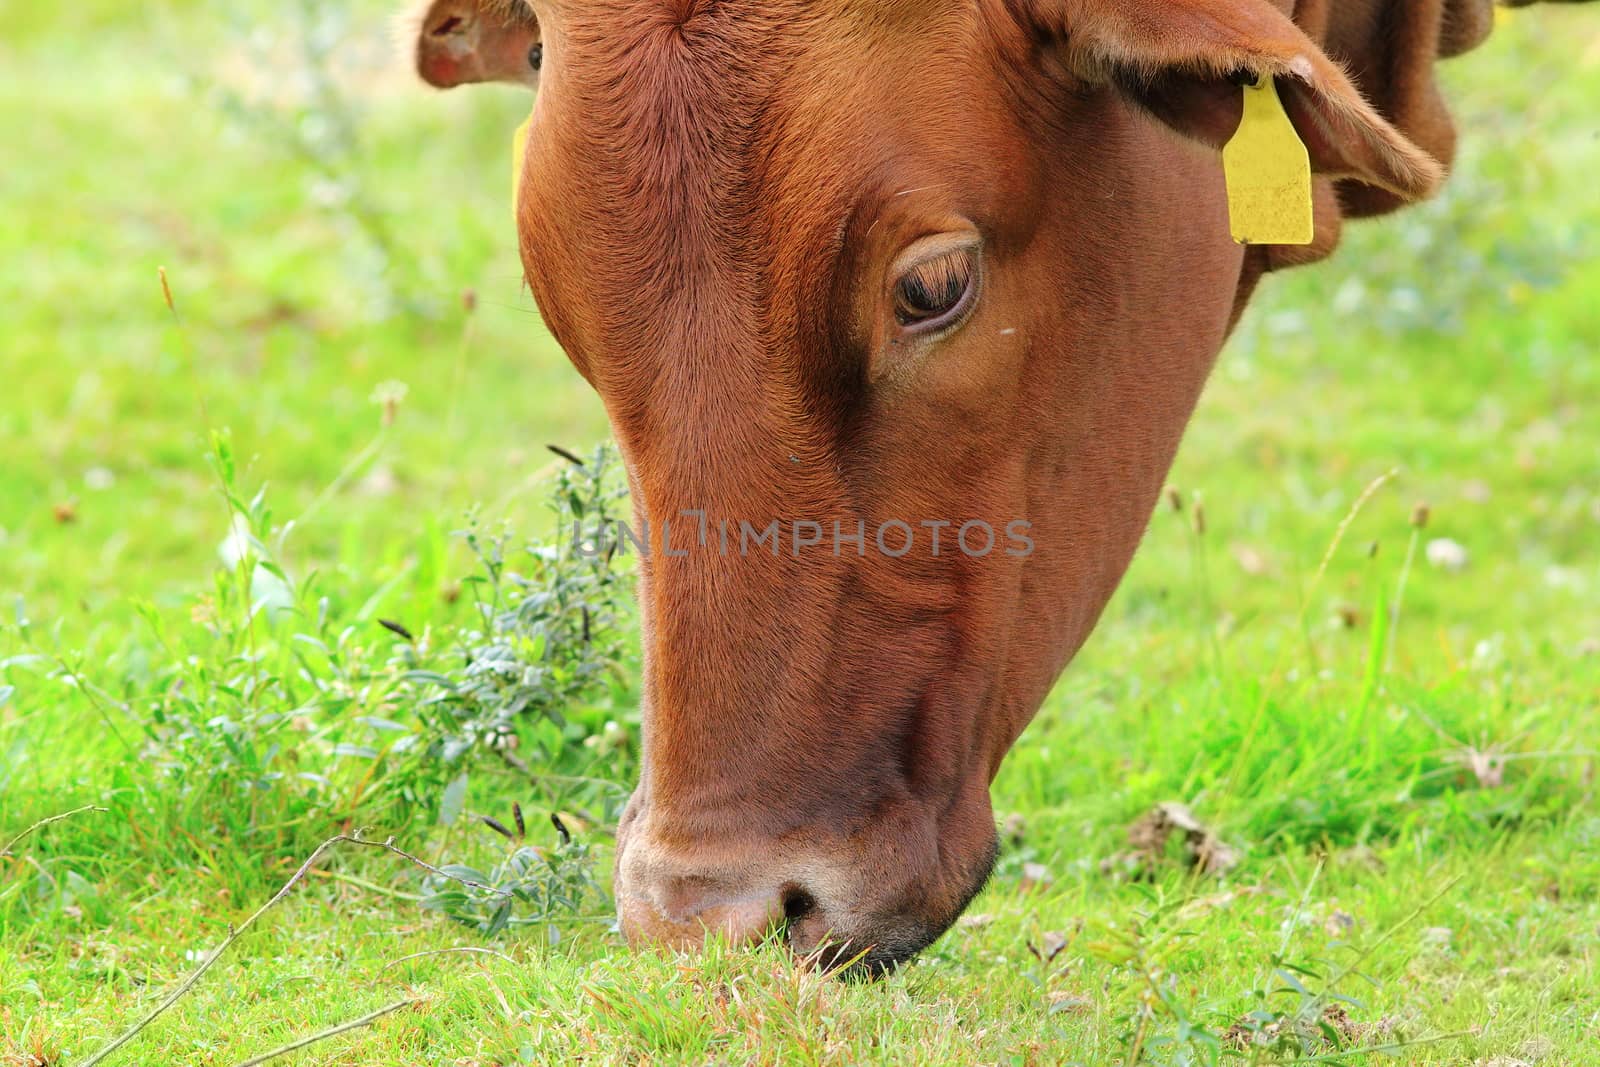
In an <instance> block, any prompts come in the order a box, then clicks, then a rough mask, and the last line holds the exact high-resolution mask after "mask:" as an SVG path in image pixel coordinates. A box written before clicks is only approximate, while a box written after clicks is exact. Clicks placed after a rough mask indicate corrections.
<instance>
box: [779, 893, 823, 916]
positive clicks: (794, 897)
mask: <svg viewBox="0 0 1600 1067" xmlns="http://www.w3.org/2000/svg"><path fill="white" fill-rule="evenodd" d="M816 910H817V898H816V897H814V896H812V895H811V894H810V893H807V892H806V891H805V890H804V889H786V890H784V891H783V918H784V921H785V922H790V923H794V922H799V921H800V920H801V919H804V918H805V917H806V916H808V915H810V914H811V913H812V912H814V911H816Z"/></svg>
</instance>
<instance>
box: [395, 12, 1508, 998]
mask: <svg viewBox="0 0 1600 1067" xmlns="http://www.w3.org/2000/svg"><path fill="white" fill-rule="evenodd" d="M1491 25H1492V9H1491V7H1490V5H1489V2H1488V0H1298V2H1296V0H526V2H525V0H514V2H512V0H438V2H437V3H434V4H433V5H432V6H431V7H430V8H429V9H427V10H426V11H425V13H424V15H423V17H422V20H421V24H420V33H419V42H420V43H419V46H418V52H417V63H418V67H419V70H420V72H421V73H422V75H423V77H424V78H425V79H427V80H428V81H430V82H431V83H433V84H435V85H440V86H449V85H453V84H457V83H460V82H466V81H483V80H501V81H512V82H520V83H525V84H531V83H533V82H534V81H535V80H536V79H537V80H538V81H539V93H538V96H537V102H536V103H535V105H534V109H533V117H532V123H531V127H530V133H529V149H528V151H527V154H526V158H525V161H524V164H523V170H522V178H521V191H520V204H519V217H518V224H519V231H520V235H521V250H522V258H523V262H524V264H525V267H526V272H527V280H528V283H529V285H530V286H531V287H532V290H533V293H534V295H535V297H536V298H537V300H538V303H539V306H540V308H541V309H542V311H543V313H544V316H545V318H546V320H547V322H548V324H549V326H550V329H551V330H552V331H553V332H554V334H555V336H556V338H557V339H558V340H559V341H560V343H561V345H562V347H563V348H564V349H565V350H566V352H567V353H568V355H569V356H570V357H571V359H572V362H573V363H574V364H575V365H576V367H577V369H578V370H579V372H580V373H582V374H583V375H584V377H585V378H586V379H587V380H588V381H589V382H590V383H591V384H592V385H593V386H594V388H595V389H596V390H597V391H598V392H599V394H600V397H601V398H602V400H603V401H604V403H605V406H606V410H607V412H608V414H609V416H610V419H611V423H612V427H613V429H614V431H615V434H616V437H617V440H618V442H619V445H620V447H621V450H622V453H623V456H624V458H625V461H626V465H627V470H628V474H629V479H630V485H631V488H632V495H633V507H634V512H635V521H634V523H633V524H632V525H633V527H634V529H635V530H638V529H649V530H651V531H657V532H660V531H665V530H670V529H671V525H672V524H673V523H677V524H679V525H678V530H677V531H673V532H671V533H670V534H668V535H667V536H666V537H662V538H660V540H661V541H662V542H664V543H663V544H662V545H661V547H660V549H659V550H657V551H656V552H654V553H653V555H652V556H651V558H648V559H645V560H643V561H642V563H641V574H640V607H641V619H642V622H641V626H642V631H643V642H644V665H645V677H644V707H643V716H644V733H643V742H644V759H643V771H642V774H641V780H640V782H639V786H638V789H637V791H636V792H635V793H634V795H633V798H632V801H631V802H630V804H629V805H628V808H627V811H626V813H625V814H624V815H623V818H622V823H621V826H620V828H619V831H618V839H617V862H616V895H617V903H618V909H619V912H620V915H621V921H622V927H623V930H624V931H625V932H626V934H627V935H628V937H629V938H630V940H633V941H635V942H638V941H656V942H665V943H668V944H693V943H696V942H698V941H699V940H700V939H701V938H702V937H703V936H704V932H705V930H706V929H708V928H709V929H713V930H720V931H724V932H726V933H727V934H728V935H730V936H732V937H734V938H737V939H743V938H750V937H756V936H759V935H761V934H762V933H763V932H765V931H767V930H769V929H770V928H772V927H773V926H774V925H775V924H779V923H781V922H783V920H785V919H786V920H787V922H786V925H785V929H786V931H787V936H788V938H789V940H790V942H791V944H793V945H794V946H795V948H796V949H797V950H799V951H801V952H808V951H810V950H812V949H814V948H815V947H816V946H818V945H819V944H822V943H824V941H825V939H827V940H829V941H831V942H833V943H836V944H842V945H843V946H844V949H843V952H844V953H845V954H848V955H852V956H853V955H856V954H859V953H864V954H865V956H864V960H863V964H864V966H865V967H866V968H867V969H869V970H872V971H881V970H883V969H884V968H887V967H890V966H893V965H894V964H896V963H898V962H899V961H903V960H905V959H907V958H909V957H910V956H912V955H913V954H914V953H916V952H917V951H919V950H920V949H921V948H923V947H924V946H925V945H927V944H928V943H929V942H931V941H932V940H933V939H934V938H936V937H937V936H938V935H939V934H940V933H941V932H942V931H943V930H945V929H946V928H947V927H948V926H949V925H950V924H951V923H952V922H953V921H954V920H955V918H956V916H957V915H958V914H959V913H960V912H961V910H962V909H963V908H964V907H965V906H966V904H967V902H968V901H969V900H971V898H972V896H973V894H974V893H976V892H977V890H978V889H979V887H980V886H982V884H983V882H984V880H985V878H986V877H987V875H988V872H989V869H990V866H991V863H992V861H993V859H994V854H995V830H994V821H993V815H992V812H991V810H990V805H989V783H990V780H991V779H992V778H993V776H994V774H995V772H996V770H997V769H998V768H999V766H1000V762H1001V759H1002V758H1003V756H1004V755H1005V753H1006V751H1007V749H1008V748H1009V747H1010V746H1011V744H1012V742H1013V741H1014V740H1015V739H1016V737H1017V735H1018V734H1019V733H1020V732H1021V730H1022V729H1023V727H1024V726H1025V725H1026V723H1027V722H1028V720H1029V719H1030V718H1031V717H1032V716H1033V714H1034V713H1035V711H1036V710H1037V709H1038V707H1039V705H1040V703H1041V701H1043V699H1044V697H1045V695H1046V693H1047V692H1048V691H1049V689H1050V687H1051V684H1052V683H1053V681H1054V680H1055V678H1056V676H1057V675H1058V674H1059V672H1060V671H1061V669H1062V668H1063V667H1064V666H1065V664H1066V663H1067V661H1068V660H1069V659H1070V658H1071V657H1072V655H1073V654H1074V653H1075V652H1076V650H1077V649H1078V647H1079V646H1080V645H1081V644H1082V642H1083V641H1084V639H1085V638H1086V637H1087V636H1088V634H1089V632H1090V630H1091V629H1092V628H1093V626H1094V624H1095V621H1096V619H1097V618H1098V616H1099V614H1100V612H1101V609H1102V608H1103V607H1104V605H1105V603H1106V601H1107V599H1108V598H1109V597H1110V596H1111V594H1112V591H1113V590H1114V589H1115V588H1116V586H1117V583H1118V582H1119V581H1120V579H1121V577H1122V574H1123V571H1124V569H1125V568H1126V567H1127V564H1128V561H1129V559H1130V557H1131V556H1132V554H1133V552H1134V549H1135V547H1136V546H1137V544H1138V542H1139V539H1140V536H1141V534H1142V531H1143V530H1144V527H1145V523H1146V521H1147V519H1148V517H1149V515H1150V514H1151V511H1152V509H1153V505H1154V503H1155V500H1156V497H1157V494H1158V492H1159V490H1160V488H1161V486H1162V483H1163V480H1164V478H1165V475H1166V472H1167V470H1168V466H1169V464H1170V463H1171V461H1172V458H1173V453H1174V451H1175V450H1176V448H1177V446H1178V441H1179V438H1180V436H1181V434H1182V432H1183V428H1184V425H1185V423H1186V422H1187V420H1188V418H1189V415H1190V412H1191V410H1192V409H1193V407H1194V404H1195V401H1196V398H1197V397H1198V396H1199V394H1200V390H1201V386H1202V384H1203V383H1204V382H1205V379H1206V376H1207V373H1208V372H1209V370H1210V368H1211V365H1212V362H1213V360H1214V359H1215V357H1216V355H1217V352H1218V350H1219V349H1220V348H1221V347H1222V344H1223V341H1224V339H1225V338H1226V337H1227V335H1228V332H1229V330H1230V328H1231V327H1232V325H1233V324H1234V323H1235V322H1236V321H1237V320H1238V317H1239V314H1240V312H1241V310H1242V309H1243V307H1244V305H1245V302H1246V300H1247V299H1248V298H1249V296H1250V293H1251V291H1252V290H1253V289H1254V288H1255V286H1256V284H1257V282H1258V280H1259V279H1260V278H1261V276H1262V274H1263V273H1265V272H1267V271H1270V270H1272V269H1273V268H1275V267H1280V266H1285V265H1290V264H1296V263H1305V262H1310V261H1312V260H1315V259H1318V258H1321V257H1323V256H1326V255H1327V254H1328V253H1329V252H1330V251H1331V250H1332V249H1333V247H1334V245H1335V244H1336V243H1337V240H1338V236H1339V227H1340V224H1341V222H1342V220H1343V219H1344V218H1346V217H1351V216H1360V215H1370V214H1376V213H1380V212H1383V211H1386V210H1389V209H1392V208H1394V207H1396V206H1398V205H1400V204H1403V203H1406V202H1409V201H1413V200H1416V199H1418V198H1420V197H1424V196H1427V195H1428V194H1430V193H1431V192H1433V191H1434V189H1435V188H1436V187H1437V186H1438V184H1439V182H1440V181H1441V179H1442V177H1443V174H1444V168H1445V165H1446V164H1448V162H1449V160H1450V157H1451V154H1452V148H1453V141H1454V133H1453V129H1452V126H1451V123H1450V119H1449V116H1448V114H1447V113H1446V111H1445V109H1444V106H1443V103H1442V101H1441V99H1440V96H1439V93H1438V91H1437V89H1436V87H1435V84H1434V73H1433V72H1434V64H1435V61H1436V60H1437V59H1438V58H1439V57H1441V56H1448V55H1453V54H1455V53H1458V52H1461V51H1464V50H1466V49H1468V48H1471V47H1473V46H1474V45H1476V44H1478V43H1479V42H1480V41H1482V39H1483V38H1484V37H1485V36H1486V35H1487V33H1488V32H1489V29H1490V27H1491ZM1262 78H1273V79H1276V85H1277V87H1278V89H1279V92H1280V95H1281V96H1282V98H1283V100H1284V102H1285V107H1286V109H1287V111H1288V114H1289V116H1290V117H1291V118H1292V120H1293V123H1294V125H1295V127H1296V128H1297V130H1298V131H1299V134H1300V136H1301V138H1302V139H1303V140H1304V141H1305V143H1306V144H1307V146H1308V148H1309V150H1310V155H1311V159H1312V163H1313V165H1314V169H1315V171H1316V172H1317V174H1318V178H1317V180H1316V185H1315V209H1316V211H1315V219H1316V226H1315V232H1316V236H1315V240H1314V241H1313V242H1312V243H1311V244H1310V245H1309V246H1301V247H1287V246H1262V245H1256V246H1247V247H1241V246H1240V245H1237V244H1235V243H1234V242H1233V241H1232V240H1231V239H1230V237H1229V220H1228V212H1227V206H1226V198H1225V192H1224V182H1223V176H1222V169H1221V166H1220V163H1219V153H1218V148H1219V146H1220V145H1222V143H1223V142H1224V141H1226V140H1227V138H1228V137H1229V136H1230V135H1231V133H1232V131H1233V130H1234V128H1235V126H1237V125H1238V123H1239V117H1240V111H1241V106H1242V105H1241V94H1242V92H1243V90H1242V89H1241V88H1240V85H1241V84H1242V83H1249V82H1257V81H1258V80H1259V79H1262ZM771 523H777V524H778V525H777V526H775V527H774V526H772V525H771ZM941 524H943V525H941ZM708 529H709V530H710V531H713V533H712V535H711V536H710V537H707V536H706V531H707V530H708ZM729 529H734V530H737V531H738V532H739V533H738V537H737V538H736V539H735V546H734V549H733V550H729V549H728V530H729ZM985 530H987V531H988V533H989V535H990V540H991V550H990V551H987V552H982V551H977V549H978V548H979V547H980V546H981V545H982V542H983V537H982V533H983V531H985ZM681 531H689V534H688V535H687V536H686V535H685V534H683V533H682V532H681ZM718 531H720V533H718ZM886 531H887V533H886ZM1000 531H1003V533H1001V534H1000V536H999V543H998V544H994V543H993V539H994V536H995V535H996V534H997V532H1000ZM750 532H756V533H757V534H762V533H765V534H772V533H774V532H776V535H777V536H776V540H775V541H774V542H773V543H772V544H771V545H768V544H767V543H766V542H765V541H764V540H762V539H760V538H759V537H758V538H757V539H756V541H755V543H754V546H753V547H752V545H751V543H750V540H749V539H748V537H747V536H746V535H747V534H748V533H750ZM824 532H825V533H824ZM941 533H942V534H943V537H944V541H943V545H942V549H943V550H942V551H941V550H940V547H936V546H940V543H939V542H938V541H937V540H935V538H938V537H939V536H940V534H941ZM791 535H792V536H791ZM968 535H970V536H968ZM652 536H655V534H652ZM674 539H676V540H677V541H678V543H679V547H677V548H676V549H674V548H673V547H672V541H673V540H674ZM719 541H720V543H719ZM819 541H820V543H819ZM969 541H975V542H977V543H976V544H969ZM684 544H687V545H688V546H689V547H687V548H684V547H682V545H684ZM769 549H770V550H769ZM902 549H904V551H902ZM774 550H775V551H774ZM834 958H839V957H837V956H835V957H834Z"/></svg>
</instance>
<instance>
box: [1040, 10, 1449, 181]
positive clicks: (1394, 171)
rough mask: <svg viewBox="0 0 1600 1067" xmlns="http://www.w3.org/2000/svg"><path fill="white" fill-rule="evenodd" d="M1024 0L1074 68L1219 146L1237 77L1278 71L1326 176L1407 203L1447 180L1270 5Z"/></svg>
mask: <svg viewBox="0 0 1600 1067" xmlns="http://www.w3.org/2000/svg"><path fill="white" fill-rule="evenodd" d="M1024 2H1025V3H1027V4H1029V5H1030V6H1031V7H1032V8H1033V9H1034V11H1033V13H1032V17H1033V19H1034V22H1035V26H1036V28H1037V29H1039V30H1040V31H1041V32H1044V33H1046V34H1049V35H1050V36H1051V37H1053V38H1054V39H1055V41H1056V42H1057V43H1058V45H1059V47H1061V48H1062V49H1063V50H1064V58H1065V60H1066V62H1067V64H1068V66H1069V68H1070V69H1071V70H1072V71H1073V72H1074V73H1075V74H1077V75H1079V76H1081V77H1083V78H1085V79H1086V80H1088V81H1091V82H1101V83H1112V84H1114V85H1116V86H1117V87H1119V88H1120V89H1121V90H1122V91H1124V92H1126V93H1127V94H1128V95H1129V96H1130V97H1131V98H1133V99H1134V100H1135V101H1136V102H1138V103H1139V104H1140V105H1141V106H1143V107H1144V108H1146V109H1147V110H1148V111H1150V112H1151V113H1152V114H1154V115H1155V116H1156V117H1158V118H1160V119H1161V120H1162V121H1163V122H1165V123H1166V124H1167V125H1169V126H1171V127H1172V128H1173V129H1175V130H1177V131H1178V132H1180V133H1182V134H1184V135H1185V136H1187V137H1191V138H1194V139H1195V140H1198V141H1201V142H1203V143H1205V144H1209V145H1212V146H1213V147H1216V148H1221V147H1222V146H1223V145H1224V144H1226V143H1227V141H1228V140H1229V138H1231V137H1232V136H1233V133H1234V131H1235V130H1236V129H1237V128H1238V126H1239V121H1240V117H1241V115H1242V113H1243V107H1244V100H1243V93H1242V91H1241V89H1240V85H1241V83H1254V82H1255V81H1256V80H1258V79H1261V78H1275V79H1276V80H1277V85H1278V92H1279V96H1280V97H1281V98H1282V99H1283V102H1284V107H1285V109H1286V110H1287V111H1288V113H1289V118H1290V120H1291V121H1292V122H1293V123H1294V126H1295V129H1296V130H1298V131H1299V133H1300V137H1301V139H1302V140H1304V141H1305V143H1306V147H1307V149H1308V150H1309V152H1310V155H1311V163H1312V169H1313V170H1315V171H1317V172H1318V173H1321V174H1324V175H1326V176H1328V177H1330V178H1351V179H1354V180H1356V181H1359V182H1363V183H1365V184H1368V185H1374V186H1378V187H1380V188H1383V189H1387V190H1389V191H1390V192H1392V193H1394V194H1396V195H1397V196H1400V197H1402V198H1404V199H1406V200H1419V199H1422V198H1423V197H1426V196H1428V195H1429V194H1431V193H1432V192H1434V190H1435V189H1437V188H1438V186H1439V183H1440V182H1441V181H1442V180H1443V178H1444V168H1443V167H1441V166H1440V164H1439V163H1438V161H1436V160H1435V159H1433V157H1431V156H1429V155H1428V154H1427V153H1426V152H1424V151H1423V150H1422V149H1420V148H1418V147H1417V146H1416V145H1415V144H1413V143H1412V142H1411V141H1409V140H1407V139H1406V137H1405V136H1404V135H1402V134H1401V133H1400V131H1398V130H1396V129H1395V128H1394V127H1393V126H1391V125H1390V124H1389V123H1388V122H1387V121H1386V120H1385V119H1384V118H1383V116H1381V115H1379V114H1378V113H1377V111H1375V110H1374V109H1373V108H1372V106H1371V105H1370V104H1369V103H1367V101H1366V100H1364V99H1363V98H1362V96H1361V93H1360V92H1359V91H1358V90H1357V89H1356V87H1355V86H1354V85H1353V84H1352V83H1351V81H1350V79H1349V78H1348V77H1346V76H1345V73H1344V71H1342V70H1341V69H1340V68H1339V66H1338V64H1336V63H1334V62H1333V61H1332V60H1331V59H1329V58H1328V56H1327V55H1326V54H1325V53H1324V52H1323V51H1322V49H1320V48H1318V47H1317V45H1316V44H1315V43H1313V42H1312V40H1311V39H1310V38H1309V37H1307V36H1306V35H1305V34H1304V33H1303V32H1301V30H1300V28H1299V27H1298V26H1296V25H1295V24H1294V22H1292V21H1291V20H1290V19H1289V18H1288V17H1287V16H1286V15H1284V14H1283V13H1282V12H1281V11H1279V10H1278V8H1277V7H1275V6H1274V5H1273V3H1272V2H1271V0H1143V2H1136V3H1134V2H1127V0H1024Z"/></svg>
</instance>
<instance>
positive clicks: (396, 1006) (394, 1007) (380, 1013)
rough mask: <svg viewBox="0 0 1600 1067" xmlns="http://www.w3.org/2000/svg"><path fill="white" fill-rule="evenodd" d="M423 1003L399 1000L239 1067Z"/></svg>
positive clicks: (253, 1065)
mask: <svg viewBox="0 0 1600 1067" xmlns="http://www.w3.org/2000/svg"><path fill="white" fill-rule="evenodd" d="M421 1003H422V1001H420V1000H397V1001H395V1002H394V1003H393V1004H390V1005H389V1006H388V1007H386V1008H379V1009H378V1010H377V1011H375V1012H371V1013H370V1014H367V1015H363V1016H362V1017H361V1018H359V1019H351V1020H350V1021H349V1022H347V1023H340V1024H339V1025H338V1026H335V1027H332V1028H330V1029H327V1030H322V1031H319V1032H317V1033H315V1034H312V1035H310V1036H309V1037H302V1038H300V1039H299V1040H298V1041H293V1042H291V1043H289V1044H287V1045H284V1046H283V1047H282V1048H275V1049H273V1050H272V1051H271V1052H264V1053H262V1054H261V1055H259V1056H256V1057H255V1058H253V1059H248V1060H245V1061H244V1062H243V1063H241V1064H239V1067H259V1065H260V1064H263V1063H266V1062H267V1061H268V1060H275V1059H277V1058H278V1057H279V1056H287V1055H288V1054H289V1053H291V1052H298V1051H299V1050H300V1049H303V1048H305V1047H306V1046H307V1045H315V1044H316V1043H317V1042H318V1041H326V1040H328V1038H330V1037H338V1036H339V1035H340V1034H345V1033H349V1032H350V1031H351V1030H359V1029H361V1028H362V1027H363V1026H371V1025H372V1024H373V1023H375V1022H377V1021H378V1020H379V1019H381V1018H383V1017H384V1016H385V1015H392V1014H394V1013H395V1012H397V1011H399V1010H400V1009H401V1008H411V1007H415V1006H416V1005H418V1004H421Z"/></svg>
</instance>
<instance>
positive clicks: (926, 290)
mask: <svg viewBox="0 0 1600 1067" xmlns="http://www.w3.org/2000/svg"><path fill="white" fill-rule="evenodd" d="M977 276H978V263H977V253H976V252H975V251H974V250H972V249H970V248H957V249H951V250H950V251H947V252H941V253H939V254H938V255H935V256H930V257H928V258H927V259H925V260H923V261H922V262H920V263H917V264H916V265H914V266H912V267H911V268H910V269H909V270H907V271H905V273H903V274H901V275H900V277H899V279H898V280H897V281H896V282H895V284H894V316H895V321H896V322H898V323H899V324H900V327H901V328H902V329H904V330H906V331H907V332H910V333H917V334H923V333H932V332H935V331H938V330H943V329H945V328H947V327H949V326H951V325H952V324H954V323H955V322H956V321H957V320H959V319H960V318H961V317H963V316H964V315H965V314H966V312H967V310H968V309H969V308H970V307H971V305H972V302H973V294H974V292H975V290H976V289H977V284H976V283H977Z"/></svg>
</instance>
